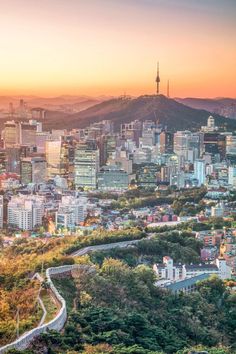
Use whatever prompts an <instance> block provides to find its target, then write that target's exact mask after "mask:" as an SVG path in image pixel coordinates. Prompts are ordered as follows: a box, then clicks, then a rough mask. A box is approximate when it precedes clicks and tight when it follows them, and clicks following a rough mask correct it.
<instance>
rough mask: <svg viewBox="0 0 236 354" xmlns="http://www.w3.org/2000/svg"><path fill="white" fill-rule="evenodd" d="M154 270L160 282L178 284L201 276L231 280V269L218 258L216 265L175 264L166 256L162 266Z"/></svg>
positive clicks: (224, 261)
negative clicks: (177, 282)
mask: <svg viewBox="0 0 236 354" xmlns="http://www.w3.org/2000/svg"><path fill="white" fill-rule="evenodd" d="M153 270H154V272H155V273H156V275H157V277H158V279H159V280H161V279H162V280H168V281H170V282H176V281H180V280H184V279H188V278H193V277H196V276H198V275H200V274H209V275H213V274H215V275H217V276H219V278H221V279H229V278H231V267H229V266H228V265H227V264H226V260H225V259H223V258H217V259H216V264H189V265H185V264H181V263H179V264H174V263H173V259H172V258H170V257H168V256H165V257H163V263H162V264H154V266H153Z"/></svg>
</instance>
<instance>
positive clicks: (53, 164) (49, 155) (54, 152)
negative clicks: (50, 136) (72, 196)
mask: <svg viewBox="0 0 236 354" xmlns="http://www.w3.org/2000/svg"><path fill="white" fill-rule="evenodd" d="M46 161H47V177H48V178H49V179H50V178H54V177H55V176H57V175H58V176H61V177H64V178H68V175H69V146H68V143H67V142H66V141H64V140H63V139H58V140H53V141H46Z"/></svg>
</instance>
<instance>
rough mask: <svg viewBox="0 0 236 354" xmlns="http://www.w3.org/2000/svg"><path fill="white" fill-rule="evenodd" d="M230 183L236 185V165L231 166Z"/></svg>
mask: <svg viewBox="0 0 236 354" xmlns="http://www.w3.org/2000/svg"><path fill="white" fill-rule="evenodd" d="M228 183H229V184H230V185H231V186H234V187H236V166H229V173H228Z"/></svg>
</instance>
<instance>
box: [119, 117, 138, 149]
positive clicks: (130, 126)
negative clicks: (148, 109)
mask: <svg viewBox="0 0 236 354" xmlns="http://www.w3.org/2000/svg"><path fill="white" fill-rule="evenodd" d="M141 134H142V123H141V122H140V121H139V120H135V121H133V122H130V123H124V124H121V137H122V138H123V139H132V140H134V141H135V143H136V145H137V146H138V143H139V138H140V137H141Z"/></svg>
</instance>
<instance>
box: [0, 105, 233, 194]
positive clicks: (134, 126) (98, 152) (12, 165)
mask: <svg viewBox="0 0 236 354" xmlns="http://www.w3.org/2000/svg"><path fill="white" fill-rule="evenodd" d="M21 117H22V118H26V117H24V114H23V113H21ZM33 117H35V112H34V110H33V113H32V117H31V118H33ZM37 117H40V118H41V121H38V120H36V119H29V120H28V121H26V120H25V119H24V120H22V121H21V120H11V121H7V122H6V123H5V126H4V130H3V131H2V148H1V150H0V173H1V175H3V174H7V175H11V174H16V175H17V176H18V179H19V181H20V183H21V184H23V185H24V184H28V183H43V182H44V181H46V180H50V179H53V178H55V177H58V176H59V177H60V178H61V179H62V180H63V183H64V185H65V186H67V187H68V188H74V189H77V190H78V189H83V190H91V189H98V190H103V191H110V190H118V191H119V190H120V191H122V190H126V189H128V187H129V186H130V184H131V182H133V183H136V184H137V185H138V186H141V187H144V188H145V187H147V188H155V187H157V185H158V184H161V183H163V184H167V185H175V186H177V187H178V188H183V187H191V186H201V185H202V184H208V185H209V186H210V185H211V186H212V188H220V187H222V186H223V187H228V186H232V187H235V186H236V165H235V164H236V136H234V135H233V134H232V133H231V132H225V131H221V130H220V129H219V127H217V126H216V125H215V120H214V118H213V117H212V116H210V117H209V118H208V121H207V125H206V126H203V127H201V130H199V131H194V132H192V131H189V130H184V131H177V132H173V131H169V130H168V129H167V128H166V127H164V126H163V125H160V124H159V123H158V122H155V121H150V120H147V121H143V122H141V121H138V120H135V121H133V122H130V123H124V124H121V126H120V131H117V129H116V131H114V126H113V123H112V122H111V121H105V120H104V121H101V122H99V123H94V124H91V125H90V126H88V127H87V128H85V129H73V130H71V131H66V130H56V129H53V130H51V131H43V127H42V124H43V117H44V112H41V114H38V115H37ZM116 128H117V127H116ZM9 178H12V177H9Z"/></svg>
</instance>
